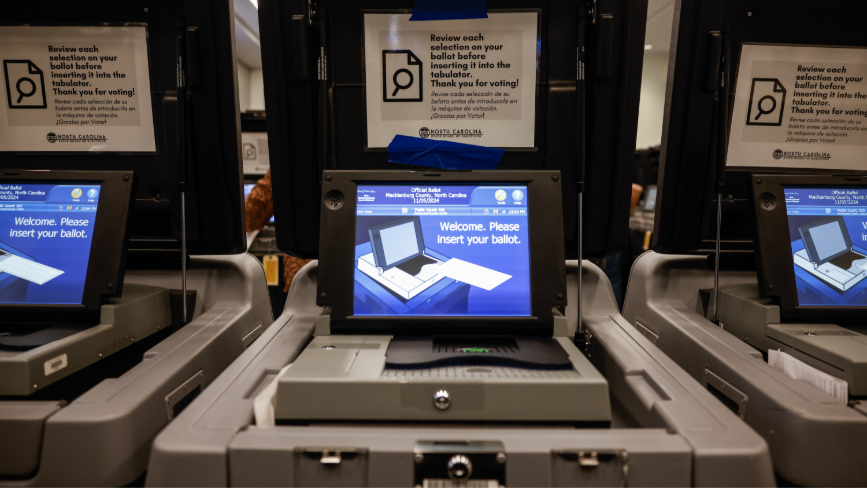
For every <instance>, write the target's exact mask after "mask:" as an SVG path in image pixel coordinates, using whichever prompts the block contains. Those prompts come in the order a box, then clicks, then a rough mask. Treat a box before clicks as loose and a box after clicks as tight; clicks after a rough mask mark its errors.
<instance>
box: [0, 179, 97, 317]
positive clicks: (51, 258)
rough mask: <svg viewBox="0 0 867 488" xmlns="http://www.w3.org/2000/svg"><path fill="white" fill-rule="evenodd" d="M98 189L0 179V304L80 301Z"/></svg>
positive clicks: (95, 187) (92, 185)
mask: <svg viewBox="0 0 867 488" xmlns="http://www.w3.org/2000/svg"><path fill="white" fill-rule="evenodd" d="M99 193H100V185H99V184H80V183H79V184H65V183H52V184H41V183H13V182H9V181H0V304H23V305H81V302H82V295H83V294H84V284H85V281H86V279H87V266H88V262H89V260H90V245H91V241H92V239H93V228H94V225H95V221H96V208H97V205H98V204H99Z"/></svg>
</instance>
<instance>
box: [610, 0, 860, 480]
mask: <svg viewBox="0 0 867 488" xmlns="http://www.w3.org/2000/svg"><path fill="white" fill-rule="evenodd" d="M675 8H676V11H675V25H674V33H673V36H674V37H673V40H672V51H671V55H670V60H669V73H670V74H669V79H668V86H667V94H666V108H665V119H664V125H663V146H662V155H661V168H660V169H661V173H660V182H659V199H658V202H657V210H656V211H657V213H656V218H655V228H654V242H653V252H649V253H645V254H644V255H642V256H641V257H640V258H639V259H638V260H637V261H636V264H635V265H634V267H633V270H632V274H631V276H630V283H629V287H628V290H627V294H626V300H625V304H624V308H623V316H624V317H625V318H626V319H627V320H628V321H629V322H630V323H632V324H633V325H634V326H635V327H636V329H637V330H639V331H641V333H643V334H644V335H645V336H647V337H649V338H651V339H652V340H653V341H654V342H655V344H656V345H658V346H659V347H660V348H661V349H662V350H663V351H665V352H666V354H668V355H669V356H670V357H671V358H672V359H673V360H674V361H676V362H677V363H678V364H679V365H680V366H682V367H683V368H684V369H686V370H687V371H688V372H689V374H690V375H692V376H693V377H694V378H696V379H697V380H699V381H701V382H702V384H703V385H705V386H706V387H707V388H708V389H709V390H711V391H713V392H714V394H715V395H716V396H717V397H718V398H719V399H720V400H721V401H722V402H723V403H724V404H726V405H728V406H729V407H730V408H731V409H732V411H734V412H736V413H737V414H738V415H739V416H740V417H741V418H743V419H744V421H745V422H746V423H747V424H748V425H750V426H751V427H753V428H754V429H755V430H756V432H758V433H759V434H761V435H762V436H763V437H764V438H765V439H766V440H767V442H768V443H769V445H770V447H771V455H772V457H773V460H774V468H775V470H776V472H777V475H778V476H779V477H780V478H781V479H783V480H785V481H786V482H791V483H795V484H802V485H858V484H863V483H864V482H865V477H864V474H863V470H860V469H858V466H859V464H858V463H859V461H857V459H856V458H857V455H855V454H853V453H854V452H857V451H858V448H857V447H856V445H857V444H858V443H859V442H860V438H861V436H862V435H863V434H862V433H863V429H864V428H865V426H867V416H865V415H864V410H863V408H861V406H860V403H859V400H858V399H859V398H860V396H861V395H863V391H864V390H863V388H864V386H863V383H864V381H863V374H864V373H863V371H864V369H863V368H864V364H865V360H867V349H865V348H864V343H865V342H864V341H863V333H864V330H863V327H861V326H860V323H859V321H858V320H859V319H860V317H862V316H863V310H864V308H863V305H862V303H863V297H862V295H861V291H862V290H863V286H864V285H863V284H862V283H861V281H862V279H861V273H862V271H863V270H862V269H861V268H860V266H861V264H863V262H864V261H862V258H863V254H862V253H863V251H862V250H861V247H862V243H861V239H862V236H861V235H860V234H861V232H860V231H853V230H852V229H854V228H857V227H860V226H861V220H863V218H862V217H860V216H859V214H860V213H861V212H862V210H860V207H861V205H862V203H861V201H862V199H863V197H862V196H861V194H862V193H863V191H864V190H863V188H864V186H865V184H864V183H865V181H864V176H863V175H864V172H865V170H867V166H865V165H864V163H863V161H864V158H863V154H864V151H863V138H864V136H863V132H862V130H861V127H863V122H864V114H865V113H867V99H865V98H864V97H863V95H864V94H865V93H867V85H865V84H864V80H865V77H864V75H862V73H863V72H864V70H865V60H867V58H865V54H867V50H865V49H864V48H865V45H867V43H865V40H864V39H863V37H860V36H858V35H857V34H856V32H857V29H858V27H857V25H856V24H857V21H855V20H854V19H856V18H859V17H860V16H863V14H864V13H867V12H865V5H863V4H853V3H848V2H839V3H836V2H831V3H828V4H827V5H824V4H823V8H822V9H818V10H816V9H813V8H812V7H811V6H810V5H809V4H808V3H806V2H794V3H793V2H785V3H779V2H771V3H765V4H762V5H754V4H752V3H748V2H740V1H718V2H717V1H714V2H705V3H702V4H696V3H692V2H678V3H677V4H676V6H675ZM841 12H845V15H841ZM818 26H833V27H818ZM721 80H722V83H721ZM720 85H722V88H720ZM726 100H728V103H726ZM722 124H725V125H722ZM722 134H726V137H725V138H723V137H722ZM721 140H722V141H723V142H720V141H721ZM721 144H725V146H722V147H720V145H721ZM720 149H722V150H720ZM720 158H725V161H724V164H725V167H724V171H720V170H721V169H722V168H721V164H720V163H721V161H720ZM721 177H722V178H723V179H724V181H723V182H724V187H722V188H721V187H720V186H719V184H720V183H721V182H720V181H719V180H720V178H721ZM718 192H720V193H721V194H722V198H721V220H720V241H721V242H720V245H721V251H722V252H721V253H720V256H719V258H720V271H719V273H718V275H717V277H718V282H719V289H718V290H715V289H714V281H715V273H714V263H713V261H712V260H711V259H708V258H706V257H705V256H703V255H706V254H708V253H713V252H714V246H715V238H716V232H717V211H718V209H717V204H718V203H720V202H719V200H718V199H717V193H718ZM677 253H689V254H698V255H699V256H683V255H676V254H677ZM717 293H718V302H717V298H715V296H716V295H717ZM714 320H717V323H715V322H714ZM815 446H822V449H820V451H821V453H817V451H816V449H815ZM817 456H818V457H817Z"/></svg>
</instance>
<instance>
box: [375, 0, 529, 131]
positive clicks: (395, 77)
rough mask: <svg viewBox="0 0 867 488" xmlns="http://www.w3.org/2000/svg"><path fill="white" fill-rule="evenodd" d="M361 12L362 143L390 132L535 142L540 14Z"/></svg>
mask: <svg viewBox="0 0 867 488" xmlns="http://www.w3.org/2000/svg"><path fill="white" fill-rule="evenodd" d="M409 18H410V14H365V15H364V48H365V49H364V53H365V54H364V56H365V59H364V61H365V84H366V94H367V144H368V147H372V148H381V147H387V146H388V144H389V143H390V142H391V140H392V139H393V138H394V136H395V135H398V134H400V135H404V136H411V137H422V138H425V139H434V140H448V141H453V142H463V143H467V144H475V145H480V146H488V147H534V146H535V131H536V125H535V124H536V80H537V77H538V70H537V66H538V63H537V60H538V57H539V48H538V46H539V42H538V41H539V27H538V24H539V17H538V13H536V12H519V13H489V14H488V18H487V19H472V20H446V21H436V22H410V21H409Z"/></svg>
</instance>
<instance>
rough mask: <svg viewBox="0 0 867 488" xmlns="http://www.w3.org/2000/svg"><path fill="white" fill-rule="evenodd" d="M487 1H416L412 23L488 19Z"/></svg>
mask: <svg viewBox="0 0 867 488" xmlns="http://www.w3.org/2000/svg"><path fill="white" fill-rule="evenodd" d="M487 18H488V2H487V1H486V0H415V5H414V6H413V7H412V17H410V18H409V20H410V21H419V20H422V21H423V20H457V19H487Z"/></svg>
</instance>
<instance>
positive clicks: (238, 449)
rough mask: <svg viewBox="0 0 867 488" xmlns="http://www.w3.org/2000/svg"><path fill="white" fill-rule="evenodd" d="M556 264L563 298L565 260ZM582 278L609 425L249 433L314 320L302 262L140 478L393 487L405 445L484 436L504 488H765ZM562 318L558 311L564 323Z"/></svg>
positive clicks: (305, 428) (402, 470) (599, 278)
mask: <svg viewBox="0 0 867 488" xmlns="http://www.w3.org/2000/svg"><path fill="white" fill-rule="evenodd" d="M567 264H568V266H567V273H568V274H567V283H568V285H569V289H570V290H571V292H572V293H575V290H576V283H577V272H578V270H579V268H578V265H577V264H578V263H577V262H567ZM583 276H584V278H583V279H584V282H583V283H584V296H583V303H584V326H585V328H586V331H587V333H586V336H587V337H589V338H590V347H589V350H588V351H587V356H588V358H589V359H590V361H591V362H592V363H593V365H594V366H595V367H596V368H597V369H598V370H599V371H600V372H601V373H602V375H603V376H604V377H605V378H606V380H607V381H608V384H609V388H610V399H611V404H612V422H611V427H610V428H607V429H582V428H575V426H574V425H573V424H563V423H560V424H549V423H538V422H535V423H533V422H524V423H478V422H475V423H474V422H464V423H450V424H445V425H443V424H436V423H423V422H421V423H401V422H367V423H363V424H359V423H353V424H345V423H309V424H301V425H299V424H296V425H279V424H278V425H277V426H274V427H257V426H255V425H254V420H253V401H254V399H255V397H256V396H257V395H258V394H259V392H261V391H262V389H263V388H265V387H266V386H267V385H269V384H270V383H271V382H272V381H273V380H274V378H276V377H277V375H278V374H279V372H280V370H281V369H282V368H284V367H285V366H286V365H288V364H291V363H292V362H293V361H294V360H295V359H296V358H297V357H298V355H299V354H300V353H301V351H302V350H303V349H304V348H305V346H306V345H307V343H308V342H309V340H310V339H311V337H312V333H313V328H314V322H315V321H316V318H317V317H319V316H320V312H321V309H320V308H319V307H317V306H316V304H315V301H316V280H317V262H316V261H313V262H311V263H309V264H308V265H307V266H305V267H304V268H302V269H301V271H299V273H298V275H297V276H296V277H295V280H294V281H293V282H292V287H291V289H290V290H289V299H288V300H287V302H286V309H285V311H284V313H283V315H281V316H280V318H278V319H277V320H276V321H275V323H274V325H273V326H271V328H270V329H268V330H267V331H266V332H265V333H264V334H263V335H262V337H260V339H259V340H258V341H257V342H256V343H255V344H253V346H251V347H250V348H249V349H248V350H247V351H245V352H244V354H242V355H241V357H239V358H238V360H237V361H235V362H234V363H233V364H232V365H231V366H229V367H228V368H227V369H226V371H225V372H223V374H222V375H221V376H220V377H219V378H217V380H216V381H214V383H212V384H211V386H210V388H208V389H207V390H205V391H204V392H203V393H202V394H201V395H200V396H199V397H198V398H197V399H196V400H195V401H194V402H193V403H192V404H191V405H190V406H189V407H188V408H187V409H186V410H185V411H184V412H183V413H181V415H180V416H179V417H178V418H177V419H176V420H175V421H174V422H172V424H171V425H169V426H168V427H167V428H166V429H165V430H163V432H162V433H160V435H159V436H157V438H156V439H155V441H154V446H153V452H152V453H151V460H150V465H149V469H148V474H147V479H146V484H147V485H148V486H229V485H231V486H277V485H280V486H287V485H288V486H313V485H320V486H322V485H331V486H398V485H400V486H407V485H413V484H414V474H415V470H416V469H418V466H420V464H418V463H417V462H416V460H417V459H419V458H417V456H415V454H421V453H420V452H416V446H417V445H419V444H430V443H431V442H434V441H436V442H439V443H445V445H450V444H461V443H464V445H465V443H466V442H468V441H486V442H502V444H503V446H504V452H503V454H504V456H505V458H504V459H505V468H504V469H505V484H506V485H512V486H576V485H591V486H599V485H607V484H617V485H621V486H623V485H632V486H651V485H668V486H672V485H678V486H684V485H695V486H711V485H713V486H719V485H752V486H771V485H773V484H774V477H773V471H772V468H771V463H770V456H769V453H768V448H767V444H766V443H765V442H764V441H763V440H762V439H761V438H760V437H759V436H758V435H757V434H756V433H755V432H753V431H752V430H751V429H750V428H749V427H747V426H746V425H744V424H743V422H741V421H740V420H739V419H738V418H737V417H736V416H735V415H733V414H732V413H731V412H729V411H728V409H726V408H725V407H724V406H723V405H722V404H721V403H719V402H718V401H716V399H714V398H713V396H712V395H711V394H710V393H709V392H708V391H707V390H705V389H704V388H702V387H701V386H700V385H699V384H698V383H696V382H695V381H694V380H693V379H692V378H690V377H689V375H687V374H686V373H685V372H684V371H683V370H682V369H680V368H679V367H678V366H677V365H676V364H675V363H674V362H673V361H672V360H671V359H669V358H668V357H667V356H665V355H664V354H663V353H662V352H661V351H660V350H659V349H658V348H657V347H656V346H654V345H653V344H652V343H651V342H650V341H649V340H647V339H646V338H645V337H644V336H643V335H642V334H641V333H639V332H638V331H637V330H635V329H634V328H633V327H632V326H630V325H629V324H628V323H627V322H625V321H624V320H623V318H622V317H621V316H620V315H619V313H618V310H617V305H616V302H615V300H614V294H613V292H612V290H611V285H610V283H609V282H608V279H607V277H606V276H605V274H604V273H603V272H602V271H601V270H600V269H599V268H597V267H596V266H594V265H592V264H590V263H589V262H585V263H584V264H583ZM570 302H573V301H572V300H570ZM575 314H576V311H575V309H574V308H571V307H567V308H566V316H567V318H568V319H569V320H570V321H572V322H573V323H574V322H576V315H575ZM290 369H291V368H290ZM344 401H345V402H349V403H351V402H358V401H360V400H359V399H358V398H352V397H350V396H347V397H346V398H345V399H344ZM440 445H442V444H440ZM454 449H455V451H454V452H460V450H461V449H462V448H460V447H455V448H454ZM338 451H339V452H338ZM468 454H469V453H468ZM425 456H426V455H424V456H423V457H425ZM594 457H596V465H595V466H593V464H594V459H593V458H594ZM624 468H627V469H624Z"/></svg>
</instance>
